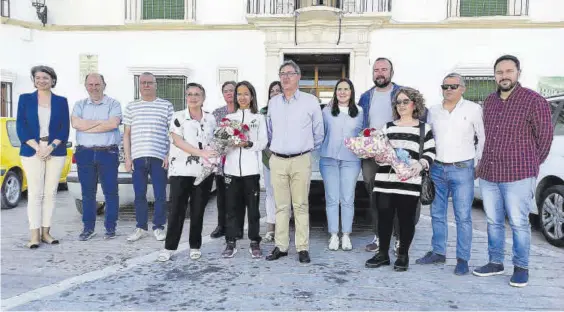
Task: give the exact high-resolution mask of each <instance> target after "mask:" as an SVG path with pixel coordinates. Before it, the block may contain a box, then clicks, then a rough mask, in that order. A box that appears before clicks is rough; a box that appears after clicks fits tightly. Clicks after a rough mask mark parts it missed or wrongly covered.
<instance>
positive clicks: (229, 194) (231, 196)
mask: <svg viewBox="0 0 564 312" xmlns="http://www.w3.org/2000/svg"><path fill="white" fill-rule="evenodd" d="M234 102H235V112H234V113H233V114H229V115H227V116H226V118H227V119H230V120H237V121H240V122H242V123H243V124H245V125H247V126H248V127H249V132H248V133H247V136H248V141H246V142H244V143H241V144H240V145H239V146H235V147H233V148H231V149H230V151H229V152H228V153H227V155H226V157H225V165H224V168H223V170H224V175H225V189H226V191H225V197H226V202H227V207H226V208H227V209H226V210H227V231H226V235H225V241H226V242H227V246H226V248H225V250H224V251H223V253H222V256H223V257H224V258H232V257H233V256H234V255H235V253H237V249H236V247H235V246H236V237H237V232H238V228H239V227H238V226H237V220H242V219H243V218H244V217H245V208H247V216H248V224H249V230H248V236H249V239H250V240H251V245H250V248H249V252H250V253H251V256H252V257H253V258H260V257H261V256H262V251H261V249H260V241H261V237H260V234H259V231H260V212H259V200H260V184H259V180H260V168H259V167H260V162H261V159H262V156H261V151H262V150H263V149H264V148H265V147H266V145H267V143H268V137H267V132H266V120H265V118H264V116H263V115H262V114H260V113H259V111H258V105H257V97H256V92H255V88H254V87H253V85H252V84H251V83H249V82H247V81H241V82H239V83H238V84H237V86H236V87H235V100H234Z"/></svg>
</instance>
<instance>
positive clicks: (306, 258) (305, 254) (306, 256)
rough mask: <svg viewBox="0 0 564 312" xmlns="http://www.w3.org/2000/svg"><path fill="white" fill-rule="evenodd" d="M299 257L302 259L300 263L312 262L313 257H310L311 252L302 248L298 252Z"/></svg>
mask: <svg viewBox="0 0 564 312" xmlns="http://www.w3.org/2000/svg"><path fill="white" fill-rule="evenodd" d="M298 255H299V257H298V259H299V260H300V263H310V262H311V259H310V258H309V252H308V251H307V250H302V251H300V252H298Z"/></svg>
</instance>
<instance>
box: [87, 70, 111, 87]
mask: <svg viewBox="0 0 564 312" xmlns="http://www.w3.org/2000/svg"><path fill="white" fill-rule="evenodd" d="M94 74H95V75H98V76H100V79H102V83H103V84H104V85H106V80H105V79H104V75H102V74H99V73H88V74H87V75H86V77H84V83H85V84H86V80H88V77H89V76H90V75H94Z"/></svg>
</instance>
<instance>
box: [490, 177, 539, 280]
mask: <svg viewBox="0 0 564 312" xmlns="http://www.w3.org/2000/svg"><path fill="white" fill-rule="evenodd" d="M535 187H536V178H534V177H531V178H527V179H523V180H519V181H514V182H504V183H494V182H489V181H486V180H484V179H480V190H481V192H482V198H483V201H484V210H485V211H486V216H487V218H488V253H489V261H490V262H493V263H500V264H501V263H503V260H504V255H505V215H507V218H508V219H509V225H510V226H511V231H512V232H513V265H515V266H518V267H521V268H524V269H527V268H528V267H529V249H530V247H531V227H530V224H529V213H530V212H531V211H532V210H533V208H534V205H535V202H534V194H535Z"/></svg>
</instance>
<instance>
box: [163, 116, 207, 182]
mask: <svg viewBox="0 0 564 312" xmlns="http://www.w3.org/2000/svg"><path fill="white" fill-rule="evenodd" d="M215 128H216V122H215V118H214V117H213V114H212V113H208V112H205V111H204V112H203V117H202V120H201V121H197V120H195V119H192V118H191V117H190V113H189V112H188V110H187V109H185V110H182V111H179V112H176V113H174V115H173V116H172V122H171V123H170V132H171V133H174V134H177V135H179V136H181V137H182V138H183V139H184V141H186V143H188V144H190V145H192V146H194V147H196V148H199V149H204V148H205V147H206V146H208V145H209V143H210V142H211V140H212V138H213V132H214V130H215ZM202 165H203V160H202V159H200V157H198V156H193V155H190V154H188V153H186V152H185V151H183V150H181V149H179V148H178V147H176V146H175V145H174V144H171V145H170V158H169V167H168V175H169V176H185V177H197V176H198V175H199V174H200V172H201V171H202Z"/></svg>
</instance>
